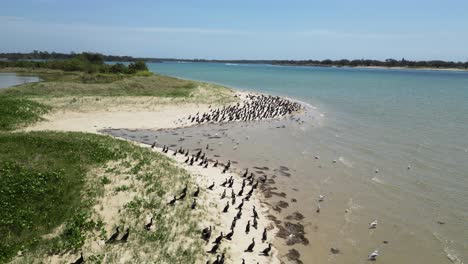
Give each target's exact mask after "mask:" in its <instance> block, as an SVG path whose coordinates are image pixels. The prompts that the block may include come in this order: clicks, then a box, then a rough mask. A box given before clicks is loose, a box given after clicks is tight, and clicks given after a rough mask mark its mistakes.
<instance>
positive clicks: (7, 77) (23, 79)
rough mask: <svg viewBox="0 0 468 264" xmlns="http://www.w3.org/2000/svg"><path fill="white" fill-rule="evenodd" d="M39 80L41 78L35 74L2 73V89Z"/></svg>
mask: <svg viewBox="0 0 468 264" xmlns="http://www.w3.org/2000/svg"><path fill="white" fill-rule="evenodd" d="M37 81H39V78H38V77H34V76H18V75H16V74H15V73H0V89H1V88H7V87H10V86H15V85H19V84H23V83H29V82H37Z"/></svg>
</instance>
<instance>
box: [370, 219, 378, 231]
mask: <svg viewBox="0 0 468 264" xmlns="http://www.w3.org/2000/svg"><path fill="white" fill-rule="evenodd" d="M374 228H377V220H374V222H372V223H370V224H369V229H374Z"/></svg>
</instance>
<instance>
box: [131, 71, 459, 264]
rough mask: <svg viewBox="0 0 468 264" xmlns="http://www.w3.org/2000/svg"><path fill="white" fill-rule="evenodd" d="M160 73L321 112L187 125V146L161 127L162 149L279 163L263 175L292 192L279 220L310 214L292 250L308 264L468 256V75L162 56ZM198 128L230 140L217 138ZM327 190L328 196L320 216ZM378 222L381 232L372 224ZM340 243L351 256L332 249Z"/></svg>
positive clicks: (263, 163) (250, 162)
mask: <svg viewBox="0 0 468 264" xmlns="http://www.w3.org/2000/svg"><path fill="white" fill-rule="evenodd" d="M150 69H151V70H153V71H157V72H159V73H163V74H169V75H173V76H179V77H184V78H189V79H197V80H206V81H212V82H217V83H221V84H225V85H229V86H232V87H237V88H241V89H247V90H254V91H260V92H267V93H272V94H279V95H283V96H288V97H292V98H295V99H298V100H301V101H303V102H306V103H309V104H311V105H313V106H315V107H317V109H310V110H309V115H306V116H302V117H301V120H302V121H304V123H302V122H297V121H292V120H283V121H269V122H254V123H248V124H241V123H236V124H229V125H223V126H221V127H218V126H207V127H206V128H203V127H202V128H198V127H197V128H189V129H186V130H185V132H184V134H185V135H188V134H191V135H193V137H185V138H184V140H183V141H179V137H180V135H171V133H165V135H163V134H161V132H158V133H159V134H158V138H159V140H161V141H160V143H162V144H167V143H168V142H171V143H174V144H177V145H181V146H183V147H191V148H196V147H200V146H204V145H206V141H210V142H211V141H212V142H213V143H210V146H211V145H212V144H214V145H213V149H214V150H213V151H212V152H213V155H221V156H222V157H221V158H220V159H231V160H235V161H237V162H239V166H240V167H242V168H243V167H249V168H253V167H254V166H259V167H262V166H267V167H269V168H270V171H267V172H265V173H266V174H268V175H270V176H271V175H277V177H276V178H275V181H276V185H275V186H276V187H278V188H280V190H281V191H284V192H285V193H286V194H287V197H286V198H281V197H276V196H275V197H273V198H271V201H272V203H273V204H274V203H276V201H278V200H284V201H286V202H288V203H289V207H288V208H286V209H283V210H282V212H281V216H282V217H285V216H287V215H289V214H290V213H292V212H295V211H300V212H301V213H303V214H304V215H305V216H306V218H305V219H304V220H303V223H304V226H305V228H306V232H307V237H308V238H309V240H310V244H309V245H307V246H298V245H295V246H293V247H295V248H298V249H299V250H300V252H301V255H302V257H301V259H302V260H304V261H305V263H324V262H327V261H328V262H330V263H364V262H366V261H365V259H366V256H367V255H368V254H369V253H370V252H372V251H373V250H375V249H379V251H380V253H381V256H380V257H379V262H380V263H450V260H449V258H451V259H452V262H455V263H463V262H466V260H467V259H468V254H467V252H468V241H467V239H466V238H467V237H468V221H467V220H468V202H467V200H466V197H467V196H468V195H467V194H468V178H467V175H468V162H467V161H468V136H467V135H468V114H467V113H468V104H467V103H466V102H468V73H466V72H435V71H411V70H409V71H405V70H375V69H346V68H342V69H339V68H314V67H277V66H270V65H224V64H219V63H186V64H181V63H160V64H150ZM283 125H284V126H285V127H284V128H282V126H283ZM277 127H280V128H277ZM219 128H229V130H227V131H217V130H218V129H219ZM200 129H202V130H200ZM204 130H206V131H204ZM201 131H204V132H201ZM132 133H137V132H132ZM179 133H182V132H181V131H180V132H179ZM200 133H209V134H212V135H213V134H215V133H218V134H220V133H225V135H223V137H222V138H221V139H216V138H212V139H208V138H207V137H205V136H203V134H200ZM130 134H131V133H130V132H128V135H127V137H128V136H129V135H130ZM151 135H152V136H153V134H151ZM246 136H248V139H247V138H246ZM137 138H138V137H137ZM149 138H150V137H149ZM149 138H147V139H149ZM226 138H227V139H226ZM217 140H219V141H220V142H217ZM229 141H230V142H229ZM198 142H200V143H198ZM236 142H239V145H238V146H237V148H234V146H235V145H236ZM220 143H221V145H219V144H220ZM315 156H319V159H318V160H317V159H315V158H314V157H315ZM333 160H336V161H337V162H336V163H333V162H332V161H333ZM279 166H286V167H288V168H289V172H288V173H290V174H291V175H290V176H289V177H288V176H285V175H283V174H282V173H280V172H279V171H278V169H279ZM408 167H410V168H409V169H408ZM275 169H276V170H277V171H274V170H275ZM376 169H378V171H379V172H378V173H375V171H376ZM319 194H324V195H325V196H326V198H325V201H324V202H323V203H322V205H321V212H320V214H317V213H316V212H315V210H316V207H317V198H318V196H319ZM292 198H295V199H297V200H298V201H297V203H293V202H291V199H292ZM346 210H347V211H348V212H347V213H346ZM375 219H377V220H378V221H379V225H378V227H377V229H373V230H369V229H368V224H369V223H370V222H372V221H373V220H375ZM438 221H441V222H444V223H445V224H438V223H437V222H438ZM384 240H385V241H388V243H387V244H384V243H382V242H383V241H384ZM279 241H281V240H279ZM331 247H335V248H339V249H340V251H341V253H340V254H337V255H334V254H331V253H330V248H331ZM285 248H286V247H285Z"/></svg>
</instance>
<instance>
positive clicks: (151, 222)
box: [145, 217, 153, 231]
mask: <svg viewBox="0 0 468 264" xmlns="http://www.w3.org/2000/svg"><path fill="white" fill-rule="evenodd" d="M152 226H153V217H151V218H150V221H149V223H147V224H145V229H146V230H148V231H150V230H151V227H152Z"/></svg>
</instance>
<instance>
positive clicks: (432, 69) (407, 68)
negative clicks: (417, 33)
mask: <svg viewBox="0 0 468 264" xmlns="http://www.w3.org/2000/svg"><path fill="white" fill-rule="evenodd" d="M271 65H275V66H295V67H323V68H351V69H383V70H419V71H460V72H468V69H461V68H431V67H402V66H395V67H387V66H338V65H329V66H326V65H297V64H277V63H272V64H271Z"/></svg>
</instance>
